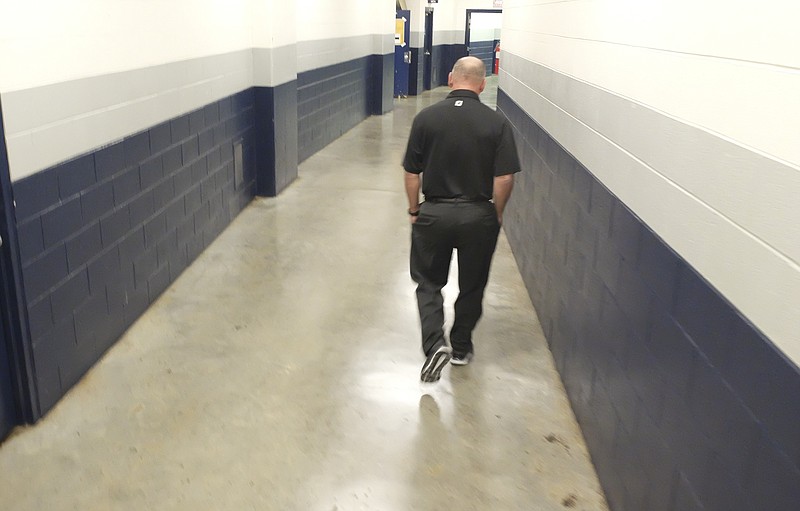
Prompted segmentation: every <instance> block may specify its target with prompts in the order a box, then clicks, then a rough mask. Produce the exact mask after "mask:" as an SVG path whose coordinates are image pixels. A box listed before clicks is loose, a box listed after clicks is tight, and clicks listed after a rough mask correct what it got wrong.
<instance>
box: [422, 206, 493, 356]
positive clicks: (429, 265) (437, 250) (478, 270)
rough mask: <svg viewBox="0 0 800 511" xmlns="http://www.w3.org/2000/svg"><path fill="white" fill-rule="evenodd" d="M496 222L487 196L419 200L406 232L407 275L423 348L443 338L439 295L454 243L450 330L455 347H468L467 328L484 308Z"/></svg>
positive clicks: (471, 327) (459, 350) (464, 349)
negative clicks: (446, 200)
mask: <svg viewBox="0 0 800 511" xmlns="http://www.w3.org/2000/svg"><path fill="white" fill-rule="evenodd" d="M499 232H500V224H499V223H498V221H497V212H496V210H495V208H494V204H492V203H491V202H459V203H432V202H425V203H423V204H422V206H421V210H420V214H419V217H417V221H416V223H414V224H413V226H412V232H411V278H412V279H414V282H416V283H417V305H418V306H419V317H420V321H421V324H422V351H423V352H424V353H425V354H426V355H427V354H428V353H429V352H430V351H431V350H432V349H433V348H434V347H435V346H437V345H438V344H439V343H441V342H444V330H443V329H444V300H443V298H442V288H443V287H444V286H445V285H446V284H447V276H448V273H449V271H450V259H451V257H452V255H453V249H454V248H455V249H456V250H457V252H458V288H459V293H458V299H457V300H456V303H455V318H454V322H453V328H452V330H451V331H450V344H451V346H452V347H453V351H454V352H456V353H466V352H469V351H472V331H473V330H474V329H475V325H477V323H478V319H480V317H481V313H482V311H483V308H482V302H483V292H484V289H485V288H486V282H487V281H488V279H489V268H490V266H491V263H492V255H494V250H495V247H496V246H497V235H498V234H499Z"/></svg>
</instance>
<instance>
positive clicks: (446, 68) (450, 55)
mask: <svg viewBox="0 0 800 511" xmlns="http://www.w3.org/2000/svg"><path fill="white" fill-rule="evenodd" d="M431 53H432V59H433V64H432V66H431V68H432V69H431V86H432V87H438V86H440V85H447V75H448V74H449V73H450V71H452V69H453V64H455V63H456V61H457V60H458V59H460V58H461V57H466V56H467V45H466V44H440V45H436V46H434V47H433V51H432V52H431Z"/></svg>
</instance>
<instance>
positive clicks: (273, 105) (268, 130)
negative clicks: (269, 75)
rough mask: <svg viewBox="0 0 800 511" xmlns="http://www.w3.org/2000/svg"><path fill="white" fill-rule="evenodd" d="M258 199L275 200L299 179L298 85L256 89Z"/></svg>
mask: <svg viewBox="0 0 800 511" xmlns="http://www.w3.org/2000/svg"><path fill="white" fill-rule="evenodd" d="M255 95H256V144H255V151H256V155H257V162H258V171H257V176H256V191H257V193H258V195H263V196H267V197H274V196H276V195H277V194H279V193H280V192H281V191H282V190H283V189H284V188H286V187H287V186H288V185H289V184H290V183H291V182H292V181H294V180H295V179H296V178H297V152H298V151H297V81H296V80H292V81H291V82H287V83H284V84H282V85H278V86H276V87H256V88H255Z"/></svg>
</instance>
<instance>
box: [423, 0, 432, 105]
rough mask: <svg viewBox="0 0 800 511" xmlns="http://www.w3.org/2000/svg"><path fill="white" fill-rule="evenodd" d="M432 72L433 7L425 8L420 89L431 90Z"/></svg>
mask: <svg viewBox="0 0 800 511" xmlns="http://www.w3.org/2000/svg"><path fill="white" fill-rule="evenodd" d="M432 72H433V9H432V8H430V7H426V8H425V41H424V42H423V59H422V89H423V90H431V74H432Z"/></svg>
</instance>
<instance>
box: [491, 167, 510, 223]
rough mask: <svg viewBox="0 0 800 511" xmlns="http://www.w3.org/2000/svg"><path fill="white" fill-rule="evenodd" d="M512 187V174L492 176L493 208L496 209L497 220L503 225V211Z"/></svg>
mask: <svg viewBox="0 0 800 511" xmlns="http://www.w3.org/2000/svg"><path fill="white" fill-rule="evenodd" d="M513 188H514V174H504V175H502V176H495V178H494V208H495V209H496V210H497V221H498V222H500V225H503V211H504V210H505V209H506V204H508V199H509V197H511V190H512V189H513Z"/></svg>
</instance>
